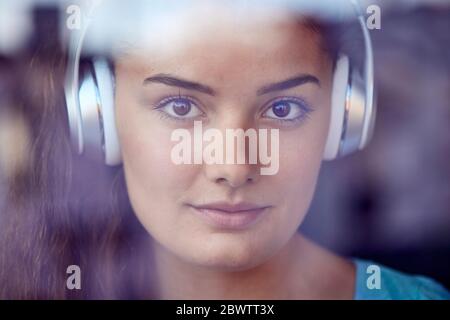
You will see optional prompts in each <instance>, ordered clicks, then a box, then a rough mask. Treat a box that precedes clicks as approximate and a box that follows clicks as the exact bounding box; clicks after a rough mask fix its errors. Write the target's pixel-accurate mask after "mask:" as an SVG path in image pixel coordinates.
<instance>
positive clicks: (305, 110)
mask: <svg viewBox="0 0 450 320" xmlns="http://www.w3.org/2000/svg"><path fill="white" fill-rule="evenodd" d="M178 99H186V100H188V101H189V103H192V104H193V105H195V106H196V107H197V108H198V109H199V110H200V111H201V112H202V116H203V115H204V114H205V113H204V112H203V110H202V109H201V108H200V107H198V105H199V103H198V102H197V101H196V99H194V98H193V97H190V96H183V95H178V96H169V97H166V98H164V99H162V100H161V101H159V102H158V103H157V104H156V105H155V106H154V109H155V110H157V111H159V115H160V117H161V119H169V120H173V121H178V122H192V121H193V120H194V118H187V117H186V118H184V117H174V116H172V115H170V114H168V113H167V112H165V111H162V110H159V109H162V108H163V107H164V106H166V105H167V104H168V103H170V102H173V101H176V100H178ZM277 102H288V103H295V104H297V105H298V106H299V108H301V109H302V114H301V115H300V116H298V117H296V118H293V119H282V118H279V119H276V118H271V117H267V118H266V119H269V120H270V121H275V122H277V123H278V124H281V125H287V126H289V125H293V124H297V123H300V122H302V121H305V120H306V119H308V118H309V117H310V115H311V113H312V112H313V111H314V109H313V108H311V107H310V106H309V104H308V103H307V102H306V101H304V100H303V99H300V98H297V97H277V98H274V99H272V100H270V101H269V102H268V103H267V104H266V107H264V111H263V112H262V114H264V113H266V112H267V111H268V110H270V108H272V107H273V105H274V104H275V103H277Z"/></svg>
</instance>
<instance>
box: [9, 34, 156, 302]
mask: <svg viewBox="0 0 450 320" xmlns="http://www.w3.org/2000/svg"><path fill="white" fill-rule="evenodd" d="M64 56H65V55H64V52H62V51H61V50H60V49H59V47H58V46H55V45H52V44H51V43H47V44H43V45H42V46H41V47H40V48H39V49H38V50H37V52H35V53H34V54H33V56H32V57H31V59H25V60H28V61H29V62H28V63H26V65H28V66H29V68H28V69H27V70H25V71H24V72H23V73H22V74H23V76H22V77H23V78H21V79H20V81H19V83H21V88H20V89H19V90H18V92H17V96H18V97H16V105H17V108H15V109H14V110H13V111H14V113H18V114H20V115H21V117H23V118H24V120H25V121H26V123H27V124H28V127H29V132H30V136H31V137H33V138H32V139H31V140H32V141H30V143H29V146H28V153H29V154H28V159H27V160H28V161H27V165H26V166H25V168H24V169H23V170H22V171H19V172H16V173H15V175H14V176H12V177H10V179H9V180H10V181H9V183H8V191H7V194H6V197H5V198H6V207H5V208H4V209H3V211H2V212H1V221H0V228H1V232H0V283H1V286H0V298H1V299H65V298H75V299H93V298H113V299H114V298H149V297H150V296H151V291H152V290H151V288H150V282H149V281H146V280H145V279H148V274H147V275H146V270H143V271H142V272H140V271H139V270H140V269H139V267H140V266H145V261H142V259H147V258H148V257H149V256H150V255H147V252H146V251H147V250H148V246H147V244H148V243H149V242H148V238H149V235H148V233H147V232H146V231H145V230H144V229H143V227H142V226H141V225H140V224H139V222H138V221H137V219H136V217H135V215H134V214H133V211H132V209H131V206H130V203H129V200H128V196H127V192H126V186H125V181H124V175H123V170H122V168H117V167H116V168H108V167H106V166H104V165H102V164H99V163H96V162H94V161H90V160H89V159H84V158H82V157H78V156H76V155H74V154H73V152H71V146H70V141H69V133H68V126H67V114H66V108H65V102H64V93H63V87H62V84H63V83H64V82H63V80H64V69H65V59H64ZM138 261H140V262H138ZM147 261H148V260H147ZM69 265H78V266H79V267H80V269H81V290H68V289H67V288H66V280H67V278H68V276H69V274H67V273H66V270H67V267H68V266H69ZM137 278H139V282H137ZM134 281H136V282H134Z"/></svg>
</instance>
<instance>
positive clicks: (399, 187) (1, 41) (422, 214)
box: [0, 0, 450, 288]
mask: <svg viewBox="0 0 450 320" xmlns="http://www.w3.org/2000/svg"><path fill="white" fill-rule="evenodd" d="M366 3H367V4H378V5H379V6H380V7H381V29H380V30H372V31H371V35H372V39H373V46H374V51H375V63H376V64H375V72H376V81H377V83H378V113H377V122H376V128H375V134H374V138H373V141H372V143H371V144H370V145H369V147H368V148H367V149H366V150H364V151H363V152H360V153H357V154H354V155H352V156H349V157H347V158H345V159H342V160H338V161H334V162H327V163H324V164H323V170H322V172H321V175H320V178H319V183H318V187H317V193H316V195H315V198H314V200H313V204H312V206H311V209H310V212H309V214H308V216H307V218H306V221H305V222H304V224H303V225H302V226H301V230H302V231H303V232H304V233H305V234H307V235H308V236H309V237H311V238H312V239H314V240H315V241H317V242H319V243H320V244H322V245H324V246H326V247H328V248H330V249H332V250H334V251H336V252H339V253H341V254H344V255H347V256H354V257H360V258H366V259H370V260H374V261H377V262H379V263H382V264H385V265H387V266H390V267H394V268H397V269H399V270H402V271H405V272H409V273H418V274H424V275H428V276H431V277H433V278H434V279H436V280H438V281H440V282H441V283H443V284H444V285H445V286H446V287H447V288H450V103H449V101H450V74H449V72H450V71H449V70H450V32H449V31H450V1H448V0H441V1H438V0H436V1H430V0H416V1H411V0H408V1H406V0H405V1H388V0H385V1H366ZM69 4H70V3H69V2H67V1H50V0H40V1H39V0H21V1H15V0H0V223H1V222H2V220H1V214H2V211H1V210H2V207H4V205H5V194H6V192H7V188H8V185H9V183H10V182H11V181H13V180H14V179H15V177H16V176H17V175H20V173H21V172H22V170H24V167H25V166H27V154H28V150H29V148H30V141H31V138H32V137H31V135H32V133H31V132H32V130H31V127H32V119H33V117H32V115H29V114H23V113H21V112H20V110H23V109H22V108H20V107H19V104H20V101H22V97H23V95H28V94H29V92H28V91H27V89H26V85H27V84H29V83H30V81H39V75H35V74H34V75H32V76H34V77H35V78H34V79H30V78H29V76H30V75H29V74H28V73H27V64H24V61H29V60H30V57H31V56H32V54H33V52H35V51H36V49H37V48H38V47H44V48H49V50H51V48H56V47H61V46H62V43H61V39H62V35H61V34H60V31H59V30H61V23H64V21H61V16H62V13H64V12H65V10H66V8H67V6H68V5H69ZM44 50H45V49H44ZM28 165H29V164H28ZM31 165H32V164H31Z"/></svg>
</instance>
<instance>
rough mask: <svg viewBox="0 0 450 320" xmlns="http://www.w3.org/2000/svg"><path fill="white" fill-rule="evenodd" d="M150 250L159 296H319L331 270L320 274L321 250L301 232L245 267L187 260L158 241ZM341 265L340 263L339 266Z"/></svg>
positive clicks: (224, 297) (345, 288)
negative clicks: (230, 267) (213, 266)
mask: <svg viewBox="0 0 450 320" xmlns="http://www.w3.org/2000/svg"><path fill="white" fill-rule="evenodd" d="M153 252H154V259H155V267H156V274H155V276H156V278H157V282H158V298H159V299H188V300H190V299H255V300H259V299H313V298H319V297H322V296H323V294H324V292H322V291H323V289H325V288H326V287H327V286H330V284H329V283H328V282H327V281H325V282H324V281H323V279H325V278H326V277H327V276H330V274H328V275H326V276H325V277H324V276H323V275H322V276H320V273H321V272H327V271H326V270H327V269H328V266H324V265H322V266H321V265H318V263H319V262H320V261H321V260H320V259H323V258H324V257H320V255H323V253H322V252H320V249H318V247H316V246H315V245H314V244H312V243H311V242H309V241H308V240H306V239H305V238H304V237H303V236H301V235H300V234H299V233H297V234H295V236H293V237H292V238H291V240H290V241H289V242H288V243H287V244H286V245H285V246H284V247H283V248H282V249H281V250H280V251H279V252H278V253H277V254H276V255H274V256H272V257H271V258H270V259H269V260H268V261H266V262H264V263H262V264H260V265H258V266H257V267H254V268H251V269H247V270H243V271H221V270H213V269H211V268H206V267H201V266H196V265H193V264H189V263H186V262H184V261H181V260H180V259H178V258H177V257H176V256H174V255H173V254H171V253H170V252H168V251H167V250H166V249H164V248H162V247H161V246H160V245H158V244H155V245H154V251H153ZM322 262H324V263H327V262H326V261H324V260H322ZM334 267H336V265H335V266H334ZM342 267H343V265H338V269H339V270H341V269H342ZM331 270H332V271H333V269H331ZM347 271H349V270H347ZM331 276H332V278H333V275H331ZM339 278H341V276H339ZM338 280H339V279H338ZM347 280H348V277H346V278H345V279H343V281H345V283H346V282H348V281H347ZM331 286H332V285H331ZM343 290H347V291H348V288H347V287H344V288H343ZM331 291H333V290H331ZM345 296H346V297H348V298H351V296H350V294H346V295H345Z"/></svg>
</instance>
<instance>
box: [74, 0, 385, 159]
mask: <svg viewBox="0 0 450 320" xmlns="http://www.w3.org/2000/svg"><path fill="white" fill-rule="evenodd" d="M352 3H353V5H354V7H355V9H356V12H357V13H356V14H357V18H358V21H359V24H360V26H361V29H362V33H363V36H364V47H365V58H364V66H363V75H360V73H359V72H358V71H357V70H356V68H353V67H352V64H351V62H350V60H349V58H348V56H346V55H340V56H339V57H338V60H337V62H336V67H335V71H334V76H333V89H332V96H331V118H330V127H329V131H328V137H327V142H326V145H325V152H324V156H323V158H324V159H325V160H333V159H336V158H338V157H342V156H345V155H348V154H350V153H352V152H355V151H357V150H361V149H363V148H364V147H365V146H366V145H367V143H368V142H369V140H370V138H371V136H372V134H373V128H374V123H375V113H376V102H375V88H374V62H373V51H372V43H371V39H370V35H369V32H368V30H367V28H366V25H365V19H364V16H363V14H362V13H361V12H360V10H359V7H358V6H357V3H356V1H355V0H352ZM86 30H87V26H86V27H85V28H84V30H82V32H80V33H79V36H78V37H74V38H73V39H71V43H70V47H69V59H68V68H67V73H66V82H65V98H66V106H67V114H68V118H69V127H70V135H71V140H72V142H73V144H74V145H75V146H76V148H77V151H78V153H79V154H83V153H86V154H90V155H91V156H94V157H96V158H99V159H102V161H104V162H105V163H106V164H107V165H118V164H120V163H121V162H122V159H121V151H120V145H119V139H118V136H117V130H116V122H115V110H114V90H115V85H114V74H113V72H112V68H111V67H110V65H109V63H108V62H107V60H105V59H103V58H94V59H93V60H92V61H91V63H90V66H89V67H88V68H87V69H86V70H80V56H81V48H82V43H83V39H84V36H85V35H86Z"/></svg>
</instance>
